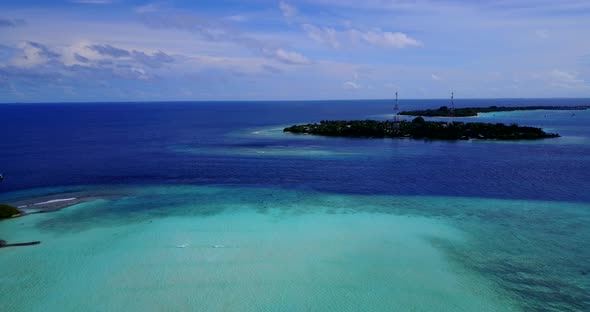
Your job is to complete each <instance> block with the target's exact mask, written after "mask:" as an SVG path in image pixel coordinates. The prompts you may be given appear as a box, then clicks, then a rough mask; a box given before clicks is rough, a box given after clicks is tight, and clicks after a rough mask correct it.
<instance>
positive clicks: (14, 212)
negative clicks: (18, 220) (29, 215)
mask: <svg viewBox="0 0 590 312" xmlns="http://www.w3.org/2000/svg"><path fill="white" fill-rule="evenodd" d="M21 213H22V212H21V211H20V210H18V209H17V208H16V207H13V206H10V205H7V204H0V219H7V218H12V217H14V216H18V215H20V214H21Z"/></svg>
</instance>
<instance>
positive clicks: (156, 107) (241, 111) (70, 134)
mask: <svg viewBox="0 0 590 312" xmlns="http://www.w3.org/2000/svg"><path fill="white" fill-rule="evenodd" d="M392 104H393V103H392V102H391V101H385V100H372V101H368V100H365V101H362V100H357V101H305V102H194V103H189V102H181V103H179V102H170V103H164V102H162V103H52V104H3V105H0V116H1V117H2V118H1V122H2V126H1V128H2V130H1V131H0V172H3V173H4V175H5V177H6V179H5V181H4V182H3V184H2V185H0V187H1V189H0V192H7V191H14V190H21V189H28V188H34V187H47V186H62V185H88V184H100V185H105V184H144V183H145V184H166V183H171V184H177V183H183V184H203V185H204V184H230V185H236V184H238V185H248V186H250V185H256V186H273V187H284V188H289V189H292V188H302V189H313V190H317V191H327V192H335V193H354V194H395V195H433V196H434V195H442V196H463V197H489V198H509V199H537V200H558V201H574V202H590V192H588V189H590V178H589V177H590V111H576V112H563V111H561V112H557V111H534V112H515V113H496V114H485V115H483V116H482V117H480V118H470V119H466V121H490V122H508V123H512V122H517V123H519V124H521V125H530V126H539V127H543V128H544V129H546V130H548V131H551V132H558V133H559V134H561V135H562V136H563V137H562V138H558V139H549V140H543V141H535V142H489V141H470V142H444V141H421V140H418V141H415V140H400V139H343V138H337V139H335V138H321V137H311V136H304V137H302V136H298V137H294V136H293V135H283V134H281V133H280V131H275V132H277V133H278V134H277V135H272V136H261V135H255V134H252V132H254V131H256V130H259V129H268V128H273V127H274V128H277V127H281V126H284V125H290V124H295V123H302V122H317V121H320V120H324V119H365V118H372V119H375V118H376V119H383V118H388V114H389V115H391V114H392ZM400 104H401V106H402V110H410V109H419V108H437V107H439V106H442V105H448V101H446V100H405V101H402V102H401V103H400ZM588 104H590V100H586V99H542V100H541V99H500V100H491V99H490V100H458V101H456V105H457V107H466V106H490V105H498V106H527V105H588ZM457 120H460V119H457ZM266 149H272V150H276V149H279V150H280V151H281V152H282V154H280V155H277V154H269V155H265V154H256V153H243V152H241V151H244V150H248V151H251V150H259V151H262V152H264V151H265V150H266ZM183 150H189V151H190V150H192V151H193V152H183ZM307 150H310V151H322V152H324V154H323V155H318V156H313V154H311V155H312V156H310V157H306V156H305V151H307ZM302 151H303V153H302ZM294 152H299V153H298V154H297V153H294ZM342 155H347V156H342Z"/></svg>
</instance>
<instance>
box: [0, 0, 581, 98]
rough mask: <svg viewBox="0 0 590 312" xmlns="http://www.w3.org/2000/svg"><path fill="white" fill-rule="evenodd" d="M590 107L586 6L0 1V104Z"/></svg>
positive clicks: (427, 0)
mask: <svg viewBox="0 0 590 312" xmlns="http://www.w3.org/2000/svg"><path fill="white" fill-rule="evenodd" d="M396 90H398V91H399V92H400V94H401V95H402V96H403V97H404V98H444V97H447V96H448V94H449V93H450V92H451V91H454V92H455V94H456V95H457V96H458V97H464V98H487V97H590V1H588V0H572V1H554V0H499V1H483V0H423V1H422V0H389V1H387V0H362V1H361V0H290V1H288V0H285V1H271V0H250V1H237V0H202V1H188V0H170V1H166V0H164V1H155V2H150V1H138V0H71V1H66V0H61V1H58V0H56V1H46V0H43V1H42V0H37V1H34V0H2V1H1V2H0V102H45V101H48V102H55V101H116V100H121V101H143V100H151V101H160V100H275V99H278V100H283V99H285V100H299V99H359V98H363V99H383V98H391V97H392V95H393V94H394V92H395V91H396Z"/></svg>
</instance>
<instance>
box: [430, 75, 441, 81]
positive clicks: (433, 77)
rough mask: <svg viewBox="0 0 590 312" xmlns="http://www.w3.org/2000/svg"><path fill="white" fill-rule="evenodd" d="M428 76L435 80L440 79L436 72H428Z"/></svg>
mask: <svg viewBox="0 0 590 312" xmlns="http://www.w3.org/2000/svg"><path fill="white" fill-rule="evenodd" d="M430 78H432V80H436V81H439V80H440V77H439V76H438V75H436V74H430Z"/></svg>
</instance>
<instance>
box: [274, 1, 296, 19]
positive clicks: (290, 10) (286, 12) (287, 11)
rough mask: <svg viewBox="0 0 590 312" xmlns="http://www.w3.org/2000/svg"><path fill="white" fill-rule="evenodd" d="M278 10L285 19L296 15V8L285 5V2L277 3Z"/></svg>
mask: <svg viewBox="0 0 590 312" xmlns="http://www.w3.org/2000/svg"><path fill="white" fill-rule="evenodd" d="M279 8H280V9H281V11H282V12H283V16H285V17H293V16H296V15H297V12H298V11H297V8H296V7H294V6H292V5H290V4H288V3H286V2H285V1H281V2H279Z"/></svg>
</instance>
